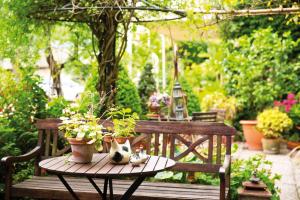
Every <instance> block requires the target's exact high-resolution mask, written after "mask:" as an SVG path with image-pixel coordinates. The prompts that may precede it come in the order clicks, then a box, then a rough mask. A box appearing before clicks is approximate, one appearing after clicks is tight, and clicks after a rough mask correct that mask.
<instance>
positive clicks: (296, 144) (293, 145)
mask: <svg viewBox="0 0 300 200" xmlns="http://www.w3.org/2000/svg"><path fill="white" fill-rule="evenodd" d="M299 146H300V142H292V141H287V148H288V149H290V150H292V149H294V148H296V147H299Z"/></svg>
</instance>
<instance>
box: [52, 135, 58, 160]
mask: <svg viewBox="0 0 300 200" xmlns="http://www.w3.org/2000/svg"><path fill="white" fill-rule="evenodd" d="M52 133H53V142H52V153H51V156H55V155H56V151H57V140H58V130H57V129H54V130H52Z"/></svg>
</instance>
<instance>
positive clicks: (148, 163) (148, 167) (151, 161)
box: [143, 156, 159, 172]
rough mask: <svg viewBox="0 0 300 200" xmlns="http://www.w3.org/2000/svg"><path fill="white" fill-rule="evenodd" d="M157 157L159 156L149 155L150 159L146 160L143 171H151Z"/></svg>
mask: <svg viewBox="0 0 300 200" xmlns="http://www.w3.org/2000/svg"><path fill="white" fill-rule="evenodd" d="M158 159H159V157H157V156H151V157H150V159H149V160H148V162H147V164H146V166H145V168H144V170H143V172H150V171H153V170H154V168H155V166H156V163H157V161H158Z"/></svg>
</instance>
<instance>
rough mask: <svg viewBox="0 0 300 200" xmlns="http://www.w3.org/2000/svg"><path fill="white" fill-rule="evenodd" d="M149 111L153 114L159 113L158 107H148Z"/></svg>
mask: <svg viewBox="0 0 300 200" xmlns="http://www.w3.org/2000/svg"><path fill="white" fill-rule="evenodd" d="M149 111H150V112H153V113H159V112H160V106H152V105H150V106H149Z"/></svg>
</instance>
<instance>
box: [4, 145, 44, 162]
mask: <svg viewBox="0 0 300 200" xmlns="http://www.w3.org/2000/svg"><path fill="white" fill-rule="evenodd" d="M40 153H41V147H40V146H37V147H35V148H34V149H32V150H31V151H30V152H28V153H26V154H23V155H20V156H7V157H3V158H2V159H1V163H2V164H4V165H6V166H8V165H11V164H12V163H16V162H25V161H29V160H31V159H32V158H35V157H37V156H38V155H39V154H40Z"/></svg>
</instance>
